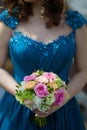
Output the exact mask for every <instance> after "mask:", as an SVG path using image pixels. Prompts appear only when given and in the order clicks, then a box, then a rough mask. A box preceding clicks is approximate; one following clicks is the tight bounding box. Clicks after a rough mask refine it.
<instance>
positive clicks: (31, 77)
mask: <svg viewBox="0 0 87 130" xmlns="http://www.w3.org/2000/svg"><path fill="white" fill-rule="evenodd" d="M35 77H36V75H35V74H31V75H29V76H25V77H24V81H25V82H28V81H31V80H34V79H35Z"/></svg>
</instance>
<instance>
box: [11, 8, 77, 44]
mask: <svg viewBox="0 0 87 130" xmlns="http://www.w3.org/2000/svg"><path fill="white" fill-rule="evenodd" d="M69 11H70V10H67V11H66V15H67V16H66V21H65V23H66V24H67V25H68V26H70V25H69V24H68V12H69ZM70 27H71V26H70ZM71 28H72V27H71ZM14 34H20V35H21V36H23V37H26V38H27V39H28V40H30V41H32V42H34V43H35V42H36V43H38V44H40V45H43V46H49V45H52V44H54V43H55V42H58V41H60V39H62V38H64V39H67V38H69V37H70V36H72V35H75V31H74V30H73V28H72V31H71V32H70V33H69V34H67V35H65V34H62V35H59V36H58V37H57V38H56V39H54V40H52V41H49V42H44V41H40V40H35V39H33V38H32V37H30V36H28V35H27V34H24V33H23V32H21V31H19V30H14V31H13V35H14Z"/></svg>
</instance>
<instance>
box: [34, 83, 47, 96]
mask: <svg viewBox="0 0 87 130" xmlns="http://www.w3.org/2000/svg"><path fill="white" fill-rule="evenodd" d="M34 91H35V93H36V95H37V96H38V97H41V98H44V97H46V96H47V95H48V94H49V92H48V89H47V86H46V85H45V84H42V83H38V84H37V85H36V86H35V88H34Z"/></svg>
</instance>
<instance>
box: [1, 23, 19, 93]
mask: <svg viewBox="0 0 87 130" xmlns="http://www.w3.org/2000/svg"><path fill="white" fill-rule="evenodd" d="M11 35H12V29H10V28H9V27H7V26H5V25H4V24H3V23H2V22H1V23H0V86H1V87H3V88H4V89H5V90H6V91H8V92H9V93H11V94H12V95H15V90H16V85H17V83H16V81H15V80H14V79H13V78H12V76H11V75H10V74H9V73H8V72H6V71H5V69H4V67H5V64H6V60H7V56H8V43H9V40H10V37H11Z"/></svg>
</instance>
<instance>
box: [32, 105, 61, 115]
mask: <svg viewBox="0 0 87 130" xmlns="http://www.w3.org/2000/svg"><path fill="white" fill-rule="evenodd" d="M58 108H59V107H58V106H54V105H53V106H51V108H50V109H49V110H47V111H45V112H41V111H39V110H37V109H36V110H35V111H34V112H35V113H36V116H38V117H47V116H49V115H51V114H52V113H53V112H55V111H57V110H58Z"/></svg>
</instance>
